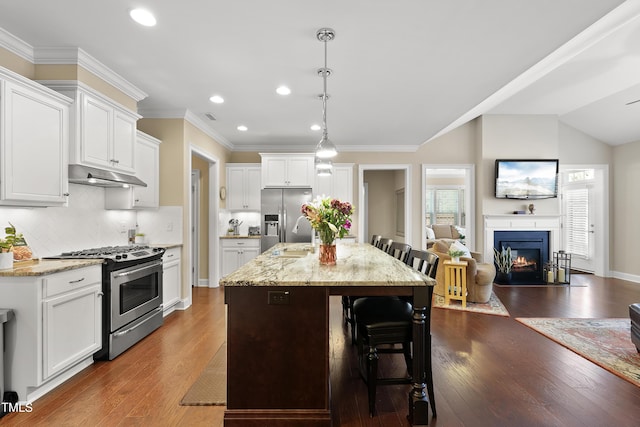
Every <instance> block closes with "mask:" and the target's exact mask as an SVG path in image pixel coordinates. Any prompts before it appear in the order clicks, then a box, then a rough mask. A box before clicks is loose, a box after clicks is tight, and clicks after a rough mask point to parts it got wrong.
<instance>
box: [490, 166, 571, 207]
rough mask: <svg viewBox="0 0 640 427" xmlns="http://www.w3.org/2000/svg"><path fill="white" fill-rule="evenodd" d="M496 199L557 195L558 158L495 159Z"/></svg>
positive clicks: (538, 197) (546, 197) (544, 197)
mask: <svg viewBox="0 0 640 427" xmlns="http://www.w3.org/2000/svg"><path fill="white" fill-rule="evenodd" d="M496 197H497V198H498V199H550V198H553V197H558V159H534V160H512V159H497V160H496Z"/></svg>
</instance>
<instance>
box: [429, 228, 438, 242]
mask: <svg viewBox="0 0 640 427" xmlns="http://www.w3.org/2000/svg"><path fill="white" fill-rule="evenodd" d="M435 238H436V233H434V232H433V228H431V227H427V240H432V239H435Z"/></svg>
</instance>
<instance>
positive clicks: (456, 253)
mask: <svg viewBox="0 0 640 427" xmlns="http://www.w3.org/2000/svg"><path fill="white" fill-rule="evenodd" d="M448 254H449V256H450V257H451V258H460V257H461V256H463V255H464V254H466V252H465V251H461V250H460V249H449V252H448Z"/></svg>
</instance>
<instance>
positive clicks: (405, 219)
mask: <svg viewBox="0 0 640 427" xmlns="http://www.w3.org/2000/svg"><path fill="white" fill-rule="evenodd" d="M365 176H367V178H365ZM381 182H382V183H384V184H381ZM358 189H359V195H358V200H359V203H360V204H361V205H362V206H361V208H359V209H356V211H357V212H358V224H359V225H358V230H360V231H359V232H358V234H359V236H358V241H359V242H362V243H365V242H368V241H369V238H370V236H369V235H368V234H367V233H375V234H381V235H383V236H384V237H388V238H392V239H393V240H397V241H403V242H406V243H408V244H410V245H411V243H412V242H411V241H412V237H413V235H412V227H411V221H412V217H411V206H412V205H411V195H412V186H411V165H406V164H398V165H393V164H386V165H366V164H362V165H360V166H359V167H358ZM365 203H366V205H365Z"/></svg>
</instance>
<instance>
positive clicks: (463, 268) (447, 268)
mask: <svg viewBox="0 0 640 427" xmlns="http://www.w3.org/2000/svg"><path fill="white" fill-rule="evenodd" d="M443 264H444V289H445V293H444V303H445V304H447V305H449V302H450V301H451V300H460V301H461V302H462V307H463V308H465V307H466V306H467V262H466V261H458V262H454V261H451V260H445V261H444V263H443Z"/></svg>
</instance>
